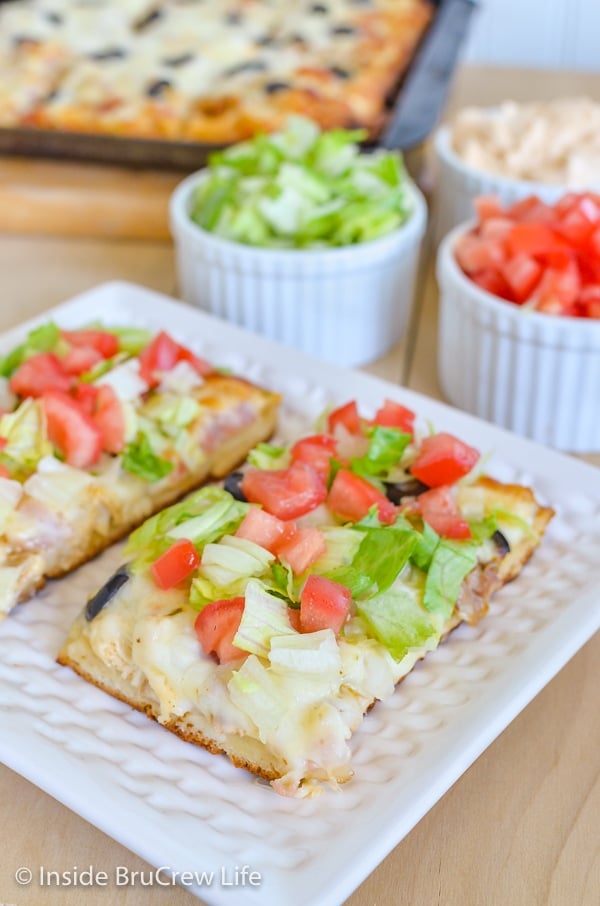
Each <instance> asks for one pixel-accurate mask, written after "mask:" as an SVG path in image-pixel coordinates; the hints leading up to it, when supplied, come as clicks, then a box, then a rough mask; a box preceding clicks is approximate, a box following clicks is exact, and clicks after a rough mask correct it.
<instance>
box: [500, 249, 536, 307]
mask: <svg viewBox="0 0 600 906" xmlns="http://www.w3.org/2000/svg"><path fill="white" fill-rule="evenodd" d="M542 271H543V268H542V265H541V264H539V263H538V262H537V261H536V260H535V258H532V257H531V256H530V255H524V254H518V255H514V257H512V258H510V259H509V260H508V261H506V262H505V263H504V264H503V266H502V276H503V277H504V279H505V280H506V282H507V283H508V285H509V286H510V289H511V291H512V294H513V296H514V299H515V301H516V302H524V301H525V300H526V299H528V298H529V297H530V296H531V293H532V292H533V290H534V288H535V286H536V284H537V283H538V281H539V279H540V277H541V276H542Z"/></svg>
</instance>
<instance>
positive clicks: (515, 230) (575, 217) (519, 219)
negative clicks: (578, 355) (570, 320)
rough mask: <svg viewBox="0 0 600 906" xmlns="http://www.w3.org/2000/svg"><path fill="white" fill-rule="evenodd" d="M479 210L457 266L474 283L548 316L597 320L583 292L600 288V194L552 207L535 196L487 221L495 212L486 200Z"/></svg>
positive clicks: (569, 199)
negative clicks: (501, 258)
mask: <svg viewBox="0 0 600 906" xmlns="http://www.w3.org/2000/svg"><path fill="white" fill-rule="evenodd" d="M481 210H482V213H481V216H480V219H479V223H478V226H477V227H476V228H475V229H474V230H471V231H470V232H469V233H467V234H466V235H464V236H463V237H461V238H460V239H459V240H458V241H457V244H456V259H457V262H458V263H459V264H460V265H461V267H462V268H463V270H464V271H465V273H467V274H468V276H469V277H470V278H471V279H472V280H473V282H474V283H475V284H477V285H478V286H480V287H481V288H482V289H484V290H486V291H487V292H490V293H492V294H493V295H495V296H497V297H499V298H503V299H506V300H508V301H510V302H514V303H516V304H519V305H522V304H523V303H527V304H528V305H530V306H531V307H533V308H535V309H536V310H537V311H541V312H545V313H547V314H556V315H569V316H571V317H595V316H596V312H597V310H598V309H597V304H596V300H595V297H594V295H593V293H592V297H589V296H588V301H587V302H586V299H585V297H584V296H583V292H584V290H585V289H586V288H587V287H590V286H591V287H595V286H600V196H599V195H597V194H595V193H593V192H584V193H579V194H577V193H574V192H571V193H568V194H567V195H564V196H563V198H561V199H560V200H559V201H557V202H556V203H555V204H553V205H548V204H544V203H543V202H542V201H540V199H539V198H536V197H535V196H531V197H529V198H525V199H523V200H522V201H519V202H517V203H515V204H514V205H511V206H510V207H508V208H506V210H504V211H501V216H496V215H494V216H488V214H490V212H492V211H493V210H494V207H493V206H490V207H489V208H488V207H487V200H486V199H483V200H482V204H481ZM496 214H497V211H496ZM498 243H499V244H500V245H501V246H502V247H503V249H504V252H505V255H506V258H505V260H504V262H501V263H498V262H499V255H498V253H497V245H498ZM494 257H497V258H498V262H497V263H495V264H494V263H493V259H494ZM483 262H486V264H485V266H481V268H480V269H479V270H476V269H475V268H477V266H478V265H482V263H483Z"/></svg>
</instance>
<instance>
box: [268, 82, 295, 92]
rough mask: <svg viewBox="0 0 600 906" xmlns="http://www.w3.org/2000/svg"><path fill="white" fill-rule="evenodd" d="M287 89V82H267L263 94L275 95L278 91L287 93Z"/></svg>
mask: <svg viewBox="0 0 600 906" xmlns="http://www.w3.org/2000/svg"><path fill="white" fill-rule="evenodd" d="M289 87H290V83H289V82H267V84H266V85H265V92H266V94H277V93H278V92H279V91H287V90H288V88H289Z"/></svg>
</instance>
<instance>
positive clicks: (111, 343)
mask: <svg viewBox="0 0 600 906" xmlns="http://www.w3.org/2000/svg"><path fill="white" fill-rule="evenodd" d="M62 335H63V337H64V338H65V340H67V342H68V343H70V344H71V346H83V347H87V348H90V347H91V348H92V349H95V350H96V351H97V352H99V353H100V355H101V356H102V358H103V359H111V358H112V357H113V356H114V355H116V354H117V353H118V351H119V339H118V337H116V336H115V334H113V333H108V332H107V331H106V330H63V331H62Z"/></svg>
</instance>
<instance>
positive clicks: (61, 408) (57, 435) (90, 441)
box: [42, 390, 102, 469]
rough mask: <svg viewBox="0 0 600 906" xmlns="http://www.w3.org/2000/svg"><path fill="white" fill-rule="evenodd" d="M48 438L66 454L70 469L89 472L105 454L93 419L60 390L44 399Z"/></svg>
mask: <svg viewBox="0 0 600 906" xmlns="http://www.w3.org/2000/svg"><path fill="white" fill-rule="evenodd" d="M42 403H43V406H44V411H45V413H46V422H47V426H48V437H49V438H50V440H51V442H52V443H53V444H54V445H55V446H56V447H58V449H59V450H60V451H61V452H62V453H63V454H64V457H65V460H66V462H67V463H68V464H69V465H70V466H76V467H77V468H80V469H85V468H87V467H88V466H92V465H94V463H95V462H98V459H99V458H100V454H101V452H102V435H101V433H100V429H99V428H98V426H97V425H96V424H94V422H93V420H92V418H91V417H90V416H89V415H88V414H87V413H86V412H84V410H83V409H82V408H81V407H80V406H79V405H78V404H77V402H76V401H75V400H74V399H73V398H72V397H70V396H69V395H68V394H67V393H63V392H62V391H60V390H48V391H47V392H46V393H44V395H43V396H42Z"/></svg>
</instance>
